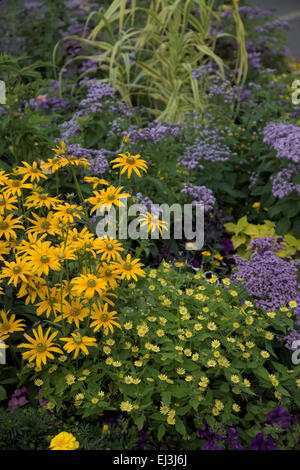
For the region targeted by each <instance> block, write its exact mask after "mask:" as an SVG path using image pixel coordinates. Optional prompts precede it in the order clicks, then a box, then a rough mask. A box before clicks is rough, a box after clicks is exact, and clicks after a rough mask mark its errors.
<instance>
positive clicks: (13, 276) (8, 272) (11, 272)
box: [0, 256, 32, 287]
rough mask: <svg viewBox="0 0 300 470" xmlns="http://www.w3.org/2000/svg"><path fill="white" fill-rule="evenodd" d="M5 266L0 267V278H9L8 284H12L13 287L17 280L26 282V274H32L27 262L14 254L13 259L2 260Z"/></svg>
mask: <svg viewBox="0 0 300 470" xmlns="http://www.w3.org/2000/svg"><path fill="white" fill-rule="evenodd" d="M4 264H5V267H3V268H2V269H1V273H0V278H9V279H8V284H13V285H14V286H15V287H16V286H17V284H18V282H20V281H23V282H27V278H28V276H30V274H32V270H31V268H30V266H29V264H28V263H27V262H26V261H24V260H22V259H20V258H19V257H18V256H16V260H15V261H11V262H8V261H4Z"/></svg>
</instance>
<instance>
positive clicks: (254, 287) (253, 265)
mask: <svg viewBox="0 0 300 470" xmlns="http://www.w3.org/2000/svg"><path fill="white" fill-rule="evenodd" d="M280 246H281V244H280V240H279V241H278V239H277V240H276V239H275V238H273V237H269V238H260V239H255V240H253V241H252V242H251V243H250V246H249V250H250V251H253V253H252V255H251V257H250V259H249V260H247V259H244V258H241V257H240V256H237V255H235V256H234V260H235V262H236V263H237V271H236V272H235V273H234V274H233V275H232V280H233V282H237V279H238V278H242V279H243V281H241V284H242V285H243V286H244V287H245V288H246V290H247V292H248V294H249V295H251V296H253V297H254V300H255V304H256V306H257V307H260V308H263V309H264V310H267V311H270V310H275V309H278V308H280V307H281V306H285V305H286V304H287V303H288V302H290V301H291V300H295V301H296V302H297V303H298V305H299V304H300V294H299V283H298V281H297V266H298V265H299V262H298V261H294V262H291V261H289V260H287V259H283V258H280V257H279V256H276V254H275V253H274V251H277V250H278V249H279V248H280ZM295 314H296V316H297V323H298V324H300V311H299V307H297V308H296V309H295Z"/></svg>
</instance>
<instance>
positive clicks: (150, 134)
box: [123, 121, 181, 143]
mask: <svg viewBox="0 0 300 470" xmlns="http://www.w3.org/2000/svg"><path fill="white" fill-rule="evenodd" d="M123 135H129V137H130V142H132V143H136V142H140V141H150V142H153V143H157V142H159V141H161V140H163V139H165V137H166V136H168V135H171V136H173V137H180V136H181V126H180V125H179V124H173V123H171V122H164V123H162V122H159V121H153V122H150V123H149V124H148V126H147V127H143V128H142V129H138V128H137V126H135V125H132V126H130V127H129V128H128V129H127V131H126V132H123Z"/></svg>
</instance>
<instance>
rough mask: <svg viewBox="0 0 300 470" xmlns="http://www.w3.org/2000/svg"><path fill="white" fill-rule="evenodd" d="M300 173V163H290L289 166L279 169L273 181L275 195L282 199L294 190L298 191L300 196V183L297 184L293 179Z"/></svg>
mask: <svg viewBox="0 0 300 470" xmlns="http://www.w3.org/2000/svg"><path fill="white" fill-rule="evenodd" d="M299 173H300V164H298V165H295V164H293V163H290V164H289V165H288V166H287V168H284V169H283V170H281V171H279V172H278V173H277V174H276V175H275V176H274V177H273V182H272V193H273V194H274V196H275V197H278V198H279V199H282V198H283V197H285V196H288V195H289V194H290V193H292V192H293V191H296V192H297V193H298V194H299V196H300V184H295V183H293V182H292V181H291V178H292V177H293V176H294V175H298V174H299Z"/></svg>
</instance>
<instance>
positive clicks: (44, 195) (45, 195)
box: [40, 194, 48, 201]
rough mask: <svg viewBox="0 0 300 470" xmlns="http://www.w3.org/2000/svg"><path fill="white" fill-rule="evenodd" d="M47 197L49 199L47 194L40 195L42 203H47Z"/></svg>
mask: <svg viewBox="0 0 300 470" xmlns="http://www.w3.org/2000/svg"><path fill="white" fill-rule="evenodd" d="M47 197H48V196H47V194H40V199H41V200H42V201H45V199H47Z"/></svg>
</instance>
